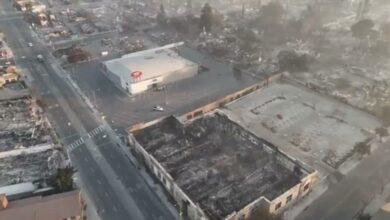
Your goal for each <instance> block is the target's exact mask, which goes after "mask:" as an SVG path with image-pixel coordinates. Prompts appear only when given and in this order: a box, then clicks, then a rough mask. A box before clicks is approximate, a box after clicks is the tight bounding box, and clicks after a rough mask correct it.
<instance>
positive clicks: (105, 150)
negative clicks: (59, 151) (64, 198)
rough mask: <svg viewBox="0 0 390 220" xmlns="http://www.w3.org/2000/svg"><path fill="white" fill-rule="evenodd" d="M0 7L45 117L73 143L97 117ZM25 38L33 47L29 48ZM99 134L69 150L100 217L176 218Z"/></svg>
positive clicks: (7, 5)
mask: <svg viewBox="0 0 390 220" xmlns="http://www.w3.org/2000/svg"><path fill="white" fill-rule="evenodd" d="M0 7H1V12H2V13H1V16H0V28H1V30H2V31H3V32H4V33H5V35H6V36H7V39H8V40H7V43H8V44H9V45H10V47H11V48H12V50H13V51H14V54H15V55H16V60H17V64H18V65H19V66H20V67H21V68H24V69H27V70H28V72H29V73H30V74H31V76H32V83H33V85H34V88H35V90H36V91H37V93H39V94H40V95H41V96H42V99H43V100H44V103H45V104H46V106H47V108H46V110H47V112H48V116H49V118H50V119H51V121H52V122H54V123H53V124H54V126H55V129H56V131H57V132H58V134H59V136H60V138H62V140H63V142H64V144H65V145H67V144H71V143H73V142H74V141H76V140H78V139H79V138H80V136H84V135H86V133H87V132H88V131H91V130H93V129H94V128H96V127H98V126H99V125H100V123H99V121H97V120H96V119H95V118H94V117H93V116H92V112H91V111H90V110H89V109H88V107H87V106H86V105H85V104H84V103H83V102H82V101H80V99H79V97H78V95H77V94H76V93H75V92H74V91H73V89H72V88H70V87H69V86H68V85H67V84H66V83H65V81H64V79H63V78H61V77H59V76H58V75H57V74H56V72H58V70H57V69H56V68H55V66H53V65H52V63H50V61H49V60H47V61H46V62H45V63H43V64H40V63H38V62H37V61H36V59H35V57H36V55H37V54H42V55H43V56H44V57H46V58H47V57H49V54H48V50H47V49H46V48H44V47H43V46H42V45H40V44H39V43H38V42H37V40H36V39H34V37H33V36H32V35H31V32H30V31H29V28H28V26H27V24H26V23H25V22H24V21H23V20H22V19H21V18H20V17H19V16H14V17H12V19H4V18H6V17H7V16H12V13H11V11H14V9H13V8H12V6H11V2H9V1H3V2H2V3H1V5H0ZM28 42H33V43H34V44H35V46H34V47H31V48H29V47H27V43H28ZM24 56H25V57H26V58H25V59H23V58H22V57H24ZM69 122H70V123H71V124H70V126H68V123H69ZM102 136H103V134H102V135H97V136H96V138H93V139H91V140H88V141H86V142H85V143H83V144H82V145H80V146H79V147H77V148H76V149H75V150H74V151H72V153H71V158H72V161H73V162H74V163H75V164H76V168H77V169H78V171H79V172H80V176H81V180H82V182H83V185H84V186H85V188H86V191H87V193H88V195H89V196H90V197H91V199H92V201H93V202H94V203H95V206H96V207H97V211H98V213H99V215H100V216H101V217H102V219H135V220H139V219H148V220H149V219H156V220H157V219H168V220H171V219H175V218H176V217H175V216H174V215H173V214H171V212H169V211H168V209H167V208H166V206H165V204H164V203H163V202H162V201H161V200H160V199H159V198H158V197H157V196H156V194H155V193H154V192H153V190H152V189H151V188H149V186H148V185H147V184H146V183H145V181H144V179H143V178H142V177H141V176H140V174H139V173H138V170H137V169H136V168H135V167H134V166H133V164H132V163H130V161H129V160H128V158H127V157H126V156H124V154H123V152H121V150H120V149H119V148H118V147H117V145H116V144H115V141H114V140H111V139H109V138H102Z"/></svg>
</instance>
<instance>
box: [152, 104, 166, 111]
mask: <svg viewBox="0 0 390 220" xmlns="http://www.w3.org/2000/svg"><path fill="white" fill-rule="evenodd" d="M153 111H157V112H163V111H164V108H163V107H162V106H159V105H157V106H154V107H153Z"/></svg>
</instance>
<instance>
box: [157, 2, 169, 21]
mask: <svg viewBox="0 0 390 220" xmlns="http://www.w3.org/2000/svg"><path fill="white" fill-rule="evenodd" d="M156 20H157V23H158V24H159V25H161V26H163V25H166V24H167V20H168V19H167V15H166V13H165V8H164V5H163V4H161V5H160V11H159V12H158V14H157V17H156Z"/></svg>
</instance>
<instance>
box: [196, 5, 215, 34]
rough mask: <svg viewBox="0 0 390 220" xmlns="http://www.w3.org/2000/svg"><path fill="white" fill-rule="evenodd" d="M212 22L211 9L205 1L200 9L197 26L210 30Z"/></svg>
mask: <svg viewBox="0 0 390 220" xmlns="http://www.w3.org/2000/svg"><path fill="white" fill-rule="evenodd" d="M212 24H213V9H212V8H211V6H210V5H209V4H208V3H206V4H205V5H204V6H203V8H202V11H201V15H200V22H199V27H200V29H201V30H204V31H206V32H210V31H211V27H212Z"/></svg>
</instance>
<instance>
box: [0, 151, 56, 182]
mask: <svg viewBox="0 0 390 220" xmlns="http://www.w3.org/2000/svg"><path fill="white" fill-rule="evenodd" d="M63 161H64V156H63V154H62V153H61V151H58V150H55V149H50V150H47V151H44V152H39V153H34V154H20V155H17V156H14V157H6V158H1V160H0V170H1V172H0V186H7V185H11V184H16V183H22V182H34V181H39V180H42V179H44V178H47V177H49V176H51V175H53V174H54V173H55V172H56V169H57V168H58V167H60V166H61V165H62V163H63Z"/></svg>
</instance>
